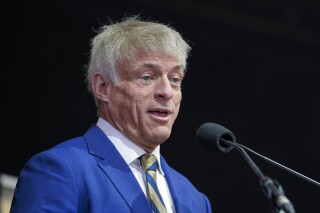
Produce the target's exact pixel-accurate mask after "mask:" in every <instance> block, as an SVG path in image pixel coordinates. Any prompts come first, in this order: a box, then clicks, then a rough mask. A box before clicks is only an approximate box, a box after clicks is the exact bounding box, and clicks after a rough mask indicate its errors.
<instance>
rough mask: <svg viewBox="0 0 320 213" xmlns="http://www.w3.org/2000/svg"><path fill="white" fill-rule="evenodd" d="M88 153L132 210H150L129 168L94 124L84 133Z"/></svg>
mask: <svg viewBox="0 0 320 213" xmlns="http://www.w3.org/2000/svg"><path fill="white" fill-rule="evenodd" d="M85 138H86V140H87V144H88V150H89V153H91V154H93V155H95V156H97V157H99V158H100V159H101V161H100V162H99V163H98V166H99V167H100V168H101V169H102V170H103V171H104V173H105V174H106V175H107V176H108V178H109V179H110V181H111V182H112V183H113V185H114V186H115V188H116V189H117V191H118V192H119V193H120V194H121V196H122V197H123V199H124V200H125V201H126V203H127V204H128V206H129V208H131V210H132V212H139V213H140V212H141V213H144V212H148V213H149V212H151V209H150V205H149V203H148V200H147V198H146V196H145V195H144V193H143V191H142V189H141V187H140V185H139V184H138V182H137V180H136V178H135V176H134V175H133V173H132V171H131V169H130V168H129V166H128V165H127V164H126V162H125V161H124V159H123V158H122V157H121V155H120V154H119V152H118V151H117V149H116V148H115V147H114V145H113V144H112V143H111V141H110V140H109V139H108V138H107V137H106V136H105V134H104V133H103V132H102V131H101V130H100V129H99V128H98V127H97V126H95V125H93V127H91V128H90V129H89V130H88V132H87V133H86V134H85Z"/></svg>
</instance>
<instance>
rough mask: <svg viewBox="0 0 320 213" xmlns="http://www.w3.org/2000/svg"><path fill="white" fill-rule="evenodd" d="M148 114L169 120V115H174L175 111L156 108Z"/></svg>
mask: <svg viewBox="0 0 320 213" xmlns="http://www.w3.org/2000/svg"><path fill="white" fill-rule="evenodd" d="M148 113H150V114H151V115H153V116H154V117H158V118H167V117H168V116H169V115H171V114H172V113H173V111H172V110H169V109H166V108H155V109H151V110H148Z"/></svg>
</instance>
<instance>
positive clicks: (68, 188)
mask: <svg viewBox="0 0 320 213" xmlns="http://www.w3.org/2000/svg"><path fill="white" fill-rule="evenodd" d="M77 209H78V199H77V191H76V183H75V179H74V176H73V174H72V171H71V170H70V168H69V167H68V165H67V164H66V163H65V162H64V161H63V159H62V158H60V157H59V156H58V155H56V154H53V153H49V152H43V153H40V154H38V155H35V156H34V157H32V158H31V159H30V160H29V161H28V162H27V163H26V165H25V166H24V167H23V169H22V171H21V173H20V175H19V178H18V182H17V186H16V188H15V192H14V197H13V200H12V205H11V209H10V213H25V212H32V213H40V212H41V213H42V212H46V213H47V212H48V213H49V212H50V213H55V212H57V213H58V212H59V213H61V212H64V213H73V212H77V211H78V210H77Z"/></svg>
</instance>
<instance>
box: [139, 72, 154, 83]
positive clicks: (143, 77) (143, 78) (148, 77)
mask: <svg viewBox="0 0 320 213" xmlns="http://www.w3.org/2000/svg"><path fill="white" fill-rule="evenodd" d="M139 79H140V80H141V81H142V82H143V83H150V82H151V81H152V80H153V77H152V76H151V75H149V74H144V75H141V76H140V77H139Z"/></svg>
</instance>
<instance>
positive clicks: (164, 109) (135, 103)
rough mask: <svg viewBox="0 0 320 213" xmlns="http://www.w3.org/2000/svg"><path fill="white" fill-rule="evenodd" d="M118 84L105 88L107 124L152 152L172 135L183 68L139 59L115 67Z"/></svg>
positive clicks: (151, 58) (158, 60)
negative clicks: (118, 78) (118, 79)
mask: <svg viewBox="0 0 320 213" xmlns="http://www.w3.org/2000/svg"><path fill="white" fill-rule="evenodd" d="M117 69H118V71H119V76H120V84H119V85H117V86H114V85H110V86H109V87H108V96H109V98H108V103H107V117H108V119H107V120H108V121H109V122H110V123H111V124H112V125H113V126H114V127H116V128H117V129H118V130H119V131H121V132H123V133H124V134H125V135H126V136H127V137H128V138H129V139H131V140H132V141H133V142H135V143H136V144H137V145H139V146H140V147H141V148H143V149H144V150H146V151H149V152H151V151H152V150H153V149H154V148H155V147H156V146H157V145H159V144H161V143H163V142H164V141H165V140H166V139H168V137H169V136H170V133H171V128H172V125H173V123H174V121H175V119H176V117H177V115H178V112H179V108H180V102H181V99H182V94H181V81H182V79H183V75H184V72H183V69H182V66H181V63H180V62H179V61H177V60H175V59H172V58H168V57H164V56H146V55H142V56H139V57H138V58H137V59H136V60H134V61H130V60H127V61H124V62H123V63H121V64H120V65H119V66H117Z"/></svg>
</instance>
